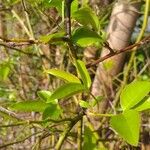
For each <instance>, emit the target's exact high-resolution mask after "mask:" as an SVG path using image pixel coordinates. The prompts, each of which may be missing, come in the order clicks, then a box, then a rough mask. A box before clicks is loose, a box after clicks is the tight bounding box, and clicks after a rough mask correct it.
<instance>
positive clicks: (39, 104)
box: [10, 100, 49, 112]
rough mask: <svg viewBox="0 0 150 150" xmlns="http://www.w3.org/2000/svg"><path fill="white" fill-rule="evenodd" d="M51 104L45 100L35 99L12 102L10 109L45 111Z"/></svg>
mask: <svg viewBox="0 0 150 150" xmlns="http://www.w3.org/2000/svg"><path fill="white" fill-rule="evenodd" d="M48 106H49V105H48V104H47V103H44V102H43V101H39V100H35V101H24V102H18V103H15V104H12V105H11V106H10V109H12V110H17V111H21V112H32V111H34V112H43V111H44V110H45V108H46V107H48Z"/></svg>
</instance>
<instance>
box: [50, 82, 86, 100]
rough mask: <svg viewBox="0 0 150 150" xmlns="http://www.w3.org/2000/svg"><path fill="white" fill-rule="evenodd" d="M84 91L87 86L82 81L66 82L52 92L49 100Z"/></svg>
mask: <svg viewBox="0 0 150 150" xmlns="http://www.w3.org/2000/svg"><path fill="white" fill-rule="evenodd" d="M83 91H85V88H84V86H83V85H82V84H80V83H66V84H64V85H62V86H61V87H59V88H58V89H56V90H55V91H54V92H53V93H52V95H51V97H50V98H49V100H48V101H47V102H51V101H53V100H55V99H62V98H67V97H71V96H73V95H74V94H77V93H80V92H83Z"/></svg>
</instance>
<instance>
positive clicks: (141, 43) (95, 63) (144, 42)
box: [86, 36, 150, 68]
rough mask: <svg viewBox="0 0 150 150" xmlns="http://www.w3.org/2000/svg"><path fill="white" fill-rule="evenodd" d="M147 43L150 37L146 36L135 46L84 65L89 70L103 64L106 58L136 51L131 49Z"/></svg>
mask: <svg viewBox="0 0 150 150" xmlns="http://www.w3.org/2000/svg"><path fill="white" fill-rule="evenodd" d="M147 42H150V36H147V37H145V38H144V39H143V40H141V41H140V42H138V43H135V44H133V45H130V46H128V47H126V48H123V49H120V50H118V51H113V52H110V53H108V54H107V55H105V56H104V57H101V58H99V59H97V60H95V61H93V62H91V63H88V64H87V65H86V67H87V68H89V67H92V66H95V65H97V64H98V63H100V62H103V61H104V60H106V59H108V58H111V57H113V56H115V55H119V54H121V53H124V52H127V51H132V50H136V49H133V48H135V47H139V46H141V45H143V44H146V43H147Z"/></svg>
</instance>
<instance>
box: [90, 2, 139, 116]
mask: <svg viewBox="0 0 150 150" xmlns="http://www.w3.org/2000/svg"><path fill="white" fill-rule="evenodd" d="M139 8H140V3H139V2H136V3H130V2H127V1H124V0H122V1H121V0H120V1H118V2H117V3H116V4H115V6H114V8H113V11H112V15H111V18H110V23H109V26H108V29H107V34H108V39H107V42H108V43H109V45H110V47H111V48H112V49H114V50H119V49H122V48H125V47H127V46H128V45H129V41H130V38H131V34H132V32H133V29H134V27H135V23H136V20H137V18H138V11H139ZM108 53H109V50H108V49H107V48H103V50H102V53H101V57H103V56H105V55H106V54H108ZM125 55H126V54H125V53H123V54H120V55H118V56H114V57H112V58H110V59H108V60H106V61H104V62H103V63H100V64H99V65H98V68H97V71H96V75H95V78H94V82H93V85H92V93H93V95H95V96H98V95H104V96H105V97H106V100H104V101H103V102H102V103H101V104H100V106H99V112H100V113H103V112H104V110H106V108H107V106H108V102H109V100H112V99H113V97H114V94H115V93H114V92H113V91H114V90H113V81H112V80H113V79H114V77H115V76H116V75H117V74H118V73H120V72H121V70H122V68H123V65H124V61H125ZM106 66H110V67H106Z"/></svg>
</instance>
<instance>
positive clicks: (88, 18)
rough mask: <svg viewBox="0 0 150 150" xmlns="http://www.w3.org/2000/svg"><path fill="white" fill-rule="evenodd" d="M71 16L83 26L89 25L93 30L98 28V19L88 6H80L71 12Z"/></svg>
mask: <svg viewBox="0 0 150 150" xmlns="http://www.w3.org/2000/svg"><path fill="white" fill-rule="evenodd" d="M72 17H73V18H74V19H75V20H76V21H78V22H79V23H80V24H82V25H84V26H91V27H92V28H93V29H95V30H98V28H99V19H98V17H97V16H96V15H95V13H94V12H93V11H92V10H91V8H90V7H82V8H80V9H79V10H77V11H76V12H74V13H73V14H72Z"/></svg>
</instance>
